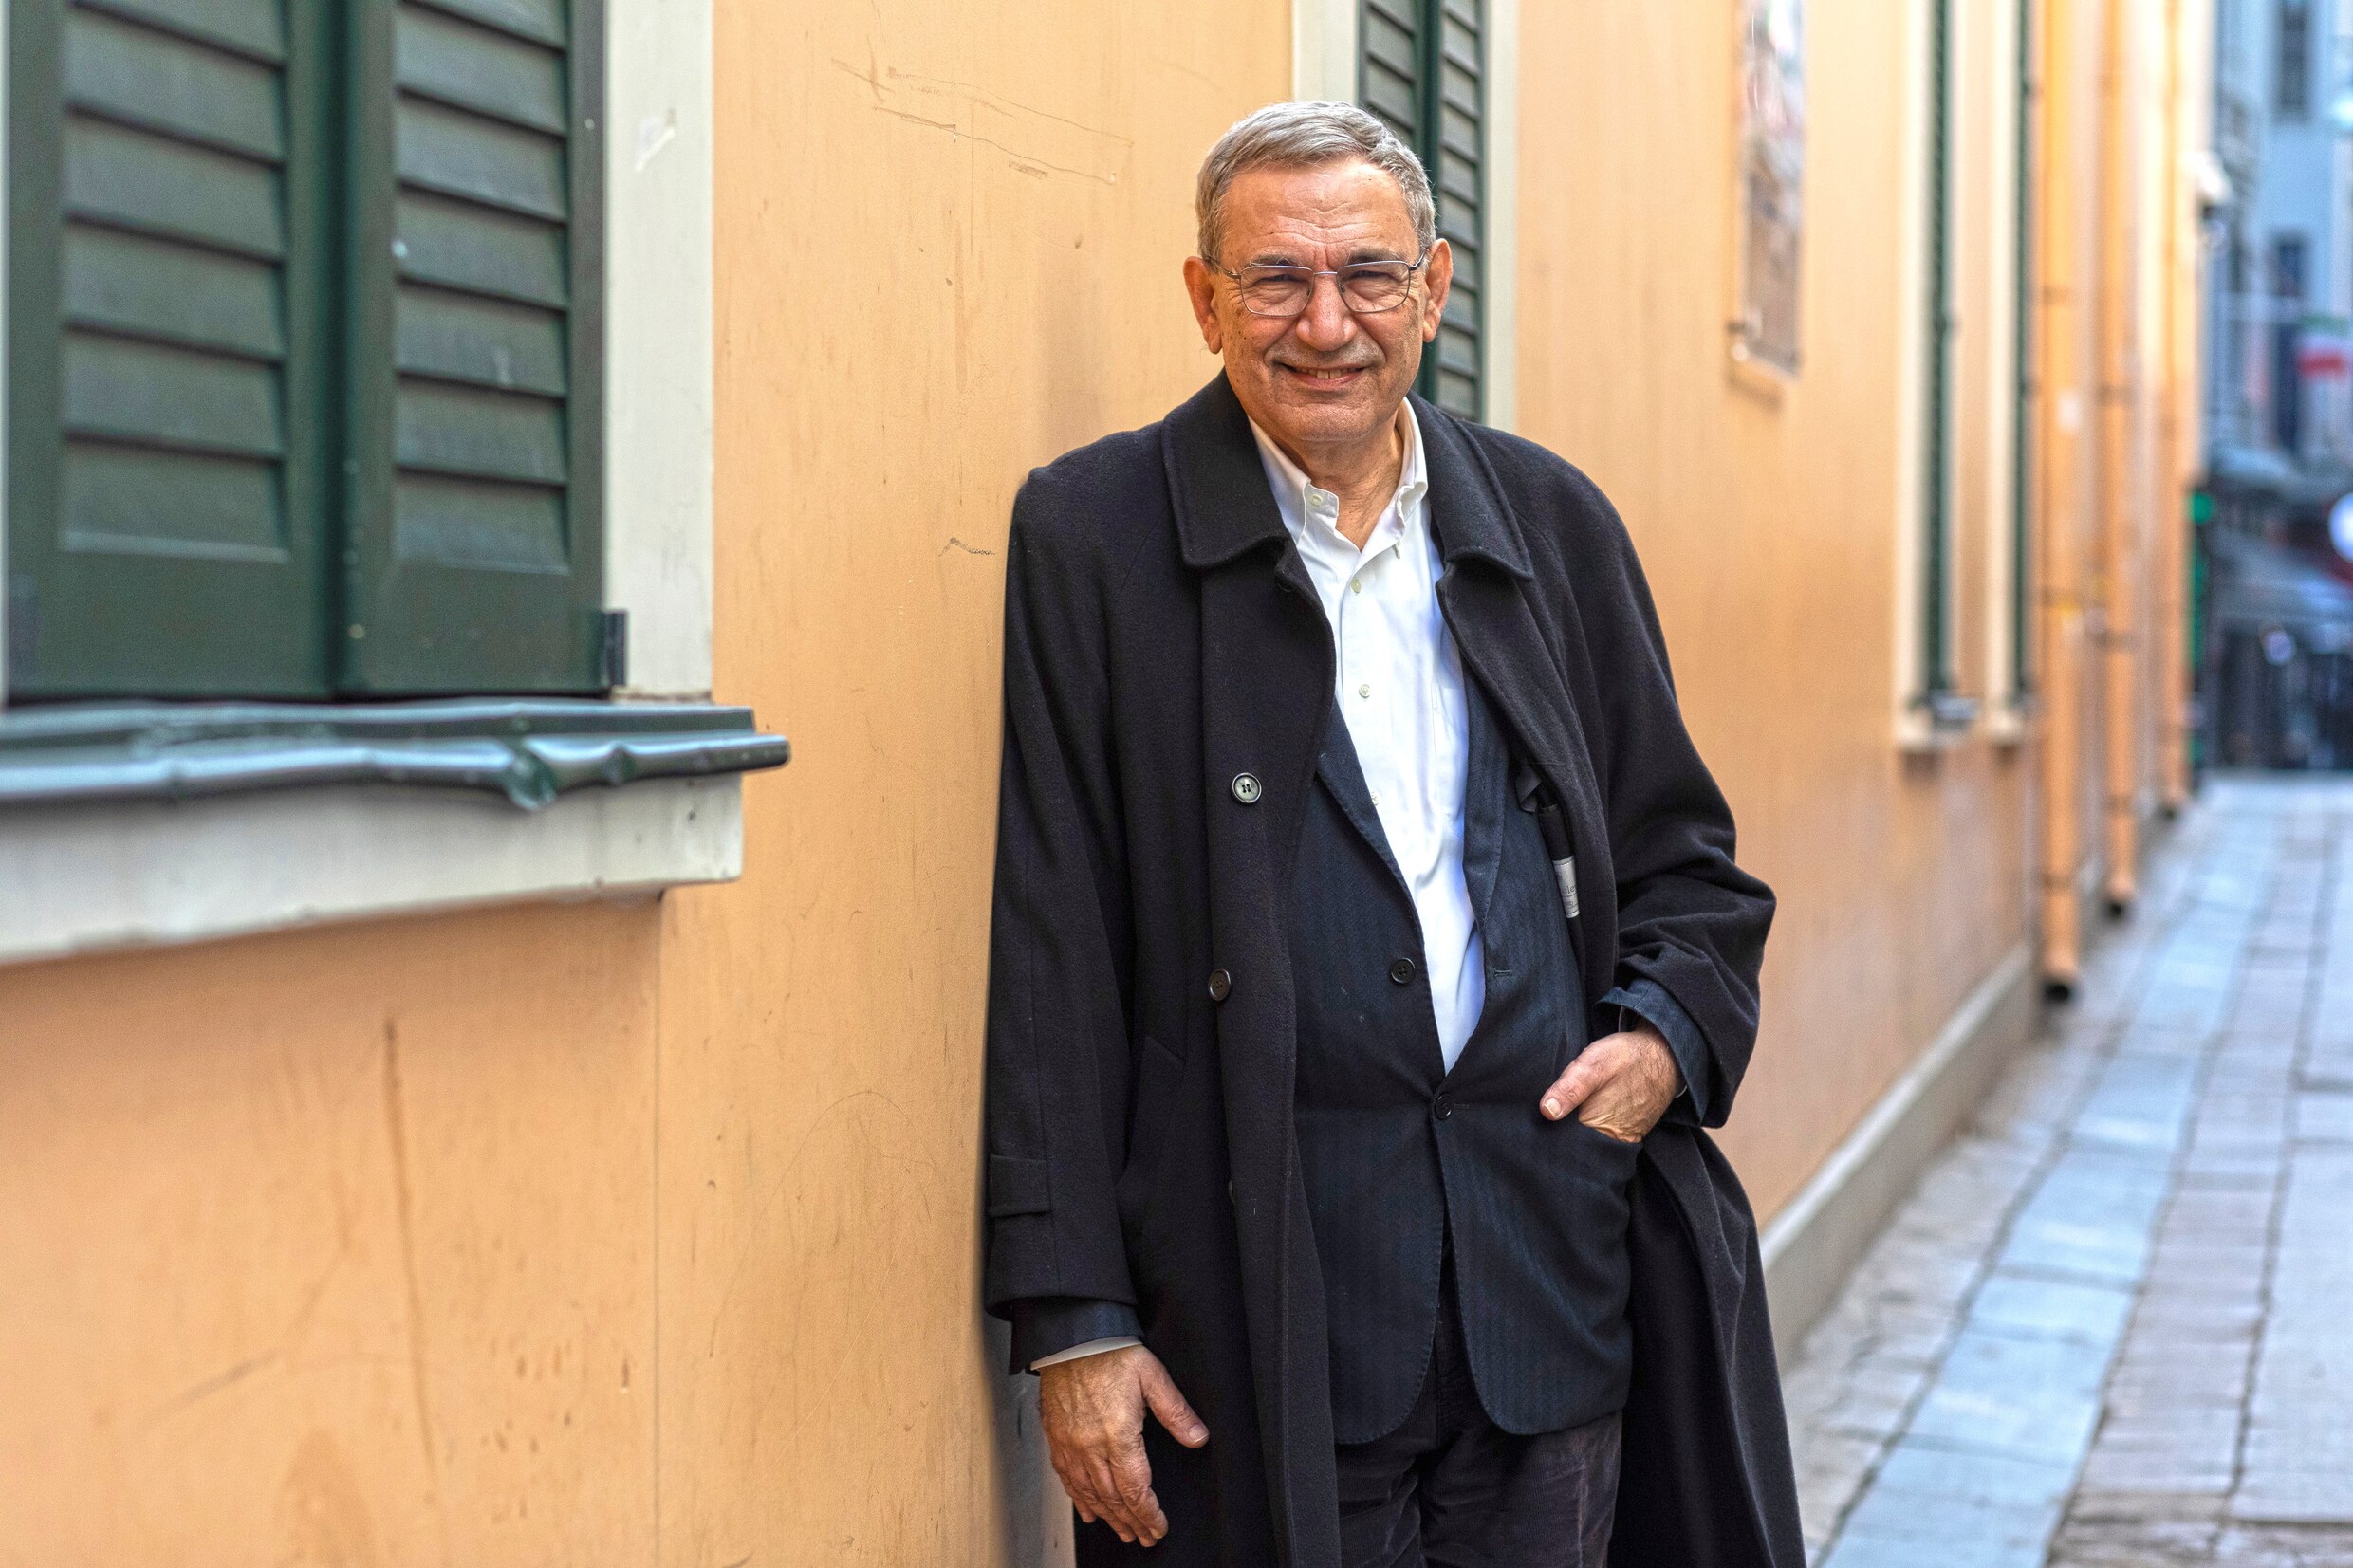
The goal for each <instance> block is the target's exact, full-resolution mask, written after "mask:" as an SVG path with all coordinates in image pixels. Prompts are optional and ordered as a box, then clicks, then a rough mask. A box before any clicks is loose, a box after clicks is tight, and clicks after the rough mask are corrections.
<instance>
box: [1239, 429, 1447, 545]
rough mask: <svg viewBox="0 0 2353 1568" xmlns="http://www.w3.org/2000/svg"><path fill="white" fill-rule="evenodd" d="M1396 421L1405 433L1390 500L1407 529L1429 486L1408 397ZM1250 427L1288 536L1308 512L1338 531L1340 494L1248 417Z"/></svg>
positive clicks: (1299, 528)
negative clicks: (1308, 472)
mask: <svg viewBox="0 0 2353 1568" xmlns="http://www.w3.org/2000/svg"><path fill="white" fill-rule="evenodd" d="M1398 423H1399V429H1400V432H1401V434H1403V435H1404V437H1405V461H1404V462H1403V463H1402V464H1401V465H1399V469H1398V488H1397V494H1396V495H1395V496H1394V497H1392V498H1391V503H1390V504H1391V505H1392V506H1394V507H1396V508H1397V513H1398V523H1399V526H1401V527H1405V528H1411V526H1413V522H1414V520H1415V518H1416V516H1417V514H1418V512H1419V511H1420V507H1421V501H1422V498H1423V497H1424V496H1425V495H1427V494H1428V493H1429V490H1430V470H1429V463H1428V461H1427V459H1426V458H1425V457H1424V456H1423V454H1422V450H1421V422H1420V421H1419V420H1418V419H1417V418H1415V416H1414V403H1413V399H1412V398H1410V397H1409V398H1407V399H1406V400H1405V401H1403V402H1401V403H1399V405H1398ZM1250 428H1251V435H1252V436H1254V437H1255V438H1256V439H1257V442H1258V458H1259V461H1260V462H1261V463H1262V464H1264V465H1265V467H1266V470H1267V484H1268V486H1269V488H1271V489H1273V491H1274V504H1275V507H1276V509H1277V510H1279V511H1281V512H1282V514H1283V526H1284V528H1285V529H1286V530H1288V532H1289V534H1290V536H1291V538H1292V539H1293V540H1297V539H1298V538H1299V536H1300V534H1301V533H1302V532H1303V531H1304V530H1305V529H1306V526H1307V518H1308V515H1309V514H1310V513H1311V512H1313V513H1319V514H1321V516H1322V519H1323V521H1324V524H1325V526H1326V527H1330V528H1333V529H1334V530H1335V531H1337V529H1338V525H1339V516H1340V512H1339V498H1338V497H1336V496H1334V495H1333V494H1332V492H1331V491H1329V490H1327V489H1324V487H1322V486H1321V485H1318V484H1317V483H1316V482H1315V481H1314V480H1312V479H1310V478H1308V477H1307V475H1306V470H1303V469H1301V468H1300V466H1299V465H1298V464H1296V463H1294V462H1292V461H1291V459H1290V454H1289V453H1288V452H1285V451H1284V450H1283V449H1282V448H1281V447H1278V446H1276V445H1275V444H1274V438H1273V437H1272V436H1270V435H1269V434H1267V433H1266V432H1265V431H1263V430H1261V429H1259V428H1258V421H1257V420H1255V419H1252V420H1251V422H1250ZM1382 509H1383V510H1384V511H1386V510H1387V508H1386V507H1383V508H1382Z"/></svg>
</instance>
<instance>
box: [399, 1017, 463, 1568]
mask: <svg viewBox="0 0 2353 1568" xmlns="http://www.w3.org/2000/svg"><path fill="white" fill-rule="evenodd" d="M402 1098H403V1097H402V1095H401V1090H400V1026H399V1024H398V1023H397V1022H396V1021H395V1020H393V1019H389V1018H388V1019H386V1020H384V1130H385V1132H386V1134H388V1135H389V1138H390V1140H391V1145H392V1189H393V1198H394V1201H395V1203H396V1204H397V1205H398V1215H399V1221H400V1273H401V1277H402V1279H403V1281H404V1282H405V1283H406V1285H407V1290H408V1317H409V1334H408V1339H409V1393H410V1396H411V1397H412V1398H413V1399H415V1401H416V1403H417V1441H418V1442H419V1443H420V1444H421V1445H423V1448H424V1451H425V1482H426V1485H427V1486H428V1487H430V1488H431V1492H432V1497H433V1507H434V1514H435V1518H436V1519H438V1520H439V1521H440V1525H441V1560H442V1561H444V1562H447V1561H448V1560H449V1558H450V1543H449V1517H448V1515H447V1514H446V1513H445V1512H444V1511H443V1509H442V1506H441V1461H440V1458H439V1456H438V1455H437V1454H436V1453H435V1451H434V1441H433V1405H432V1401H431V1400H430V1399H428V1398H427V1396H426V1393H425V1300H424V1292H423V1290H422V1289H420V1288H419V1286H418V1284H417V1224H416V1218H415V1214H414V1208H415V1203H414V1200H413V1196H412V1192H411V1189H410V1185H409V1138H408V1126H407V1120H406V1115H405V1110H404V1106H403V1103H402Z"/></svg>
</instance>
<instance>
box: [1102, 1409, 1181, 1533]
mask: <svg viewBox="0 0 2353 1568" xmlns="http://www.w3.org/2000/svg"><path fill="white" fill-rule="evenodd" d="M1111 1485H1112V1489H1113V1491H1114V1493H1115V1495H1117V1497H1118V1498H1119V1501H1120V1514H1119V1515H1118V1516H1116V1518H1115V1523H1116V1522H1118V1521H1120V1520H1123V1521H1124V1522H1125V1524H1126V1526H1127V1530H1128V1531H1130V1532H1132V1538H1130V1539H1134V1540H1140V1541H1142V1542H1143V1543H1144V1544H1145V1545H1146V1546H1153V1545H1158V1543H1159V1540H1160V1538H1161V1537H1162V1536H1165V1535H1167V1534H1168V1516H1167V1515H1166V1514H1163V1513H1162V1512H1160V1500H1159V1499H1158V1497H1156V1496H1155V1495H1153V1491H1152V1464H1151V1461H1149V1460H1147V1459H1146V1458H1145V1457H1144V1440H1143V1437H1142V1435H1141V1434H1140V1433H1139V1435H1137V1436H1135V1437H1132V1438H1129V1439H1128V1440H1127V1441H1126V1442H1124V1443H1122V1444H1121V1445H1120V1446H1119V1447H1118V1448H1116V1449H1115V1450H1114V1451H1113V1453H1112V1456H1111Z"/></svg>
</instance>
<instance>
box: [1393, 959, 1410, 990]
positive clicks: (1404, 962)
mask: <svg viewBox="0 0 2353 1568" xmlns="http://www.w3.org/2000/svg"><path fill="white" fill-rule="evenodd" d="M1389 978H1390V979H1391V980H1393V981H1395V982H1396V983H1397V984H1399V985H1400V986H1410V985H1412V984H1413V983H1414V961H1413V960H1412V959H1410V958H1400V959H1399V960H1398V961H1397V962H1396V963H1394V964H1392V965H1390V966H1389Z"/></svg>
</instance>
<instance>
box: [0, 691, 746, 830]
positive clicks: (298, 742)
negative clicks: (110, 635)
mask: <svg viewBox="0 0 2353 1568" xmlns="http://www.w3.org/2000/svg"><path fill="white" fill-rule="evenodd" d="M791 754H792V748H791V746H790V744H789V743H788V742H787V741H786V740H785V738H784V737H783V736H781V735H763V734H761V733H760V732H759V731H758V730H757V729H754V728H753V725H752V720H751V710H750V709H747V708H720V707H714V706H713V705H711V704H708V703H693V704H687V703H675V704H658V703H637V704H625V703H603V702H590V701H581V700H555V701H549V700H534V701H519V700H518V701H480V700H463V701H450V702H415V703H390V704H371V705H367V706H347V707H332V708H328V707H302V706H296V705H291V704H270V703H203V704H193V705H187V706H176V705H169V704H161V703H136V704H126V705H115V704H108V705H104V706H95V705H94V706H88V707H81V706H76V707H65V708H35V709H19V710H15V711H13V712H6V713H0V807H7V806H15V805H31V804H55V803H60V802H96V801H185V800H192V799H196V798H199V797H203V796H210V795H228V794H236V793H240V792H243V791H247V790H255V789H284V788H288V787H294V786H299V785H306V784H308V785H319V784H426V785H438V786H444V787H455V788H466V789H486V790H494V791H496V792H497V793H499V794H502V795H504V796H506V798H507V799H508V800H509V801H510V802H513V803H514V804H515V805H518V806H521V807H523V808H524V809H526V810H537V809H538V808H540V807H542V806H545V805H547V804H548V803H549V802H552V801H553V800H554V799H555V798H556V797H557V796H558V795H560V794H562V793H564V792H565V790H569V789H578V788H581V787H583V786H584V785H588V784H607V785H617V784H633V783H636V782H637V781H639V780H640V779H668V778H679V777H707V776H710V775H713V774H720V773H747V772H752V771H756V770H758V769H761V768H768V767H779V766H783V765H784V764H785V763H786V762H787V760H788V759H789V758H790V757H791Z"/></svg>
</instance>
